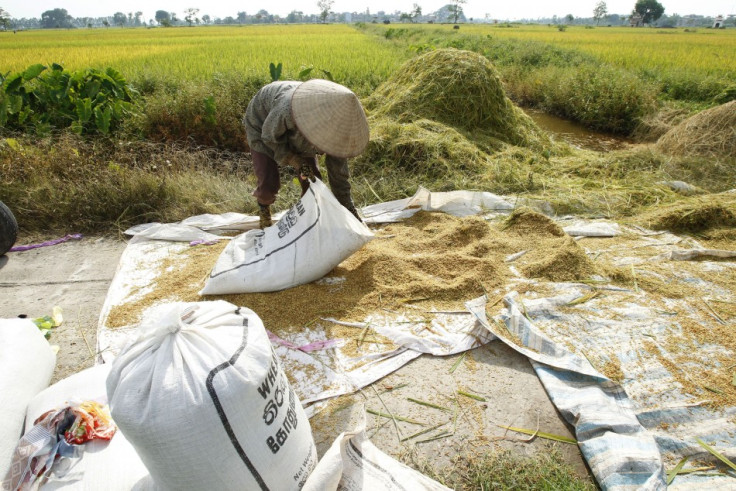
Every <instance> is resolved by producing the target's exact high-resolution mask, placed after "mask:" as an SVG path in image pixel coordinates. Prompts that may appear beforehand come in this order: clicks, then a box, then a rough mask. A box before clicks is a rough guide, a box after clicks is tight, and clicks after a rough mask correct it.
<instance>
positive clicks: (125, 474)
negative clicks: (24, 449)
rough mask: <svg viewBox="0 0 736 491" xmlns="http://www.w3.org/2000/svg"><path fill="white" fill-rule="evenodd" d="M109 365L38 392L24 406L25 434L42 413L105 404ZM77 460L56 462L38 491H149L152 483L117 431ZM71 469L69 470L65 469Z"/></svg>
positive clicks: (87, 446)
mask: <svg viewBox="0 0 736 491" xmlns="http://www.w3.org/2000/svg"><path fill="white" fill-rule="evenodd" d="M109 372H110V365H97V366H94V367H92V368H87V369H86V370H82V371H81V372H79V373H75V374H74V375H72V376H70V377H67V378H65V379H64V380H61V381H59V382H57V383H55V384H54V385H52V386H51V387H48V388H47V389H45V390H43V391H41V392H40V393H39V394H37V395H36V397H34V398H33V400H31V402H30V403H29V404H28V410H27V411H26V431H28V430H30V429H31V428H32V427H33V422H34V421H35V420H36V419H37V418H38V417H39V416H41V415H42V414H44V413H45V412H46V411H49V410H51V409H55V408H61V407H64V406H68V405H69V404H70V403H74V402H77V401H78V402H81V401H97V402H99V403H102V404H106V403H107V390H106V389H105V380H106V379H107V375H108V373H109ZM82 448H83V449H84V453H83V454H82V458H80V459H60V460H59V461H57V462H56V464H54V468H53V470H52V472H51V475H50V476H49V481H48V482H47V483H45V484H44V485H43V486H41V490H42V491H49V490H52V489H74V490H75V491H77V490H84V491H97V490H100V489H105V490H107V491H128V490H131V489H136V490H137V491H141V490H144V489H152V485H153V481H152V480H151V477H150V476H149V474H148V470H147V469H146V466H145V465H143V462H141V459H140V457H138V454H137V453H136V451H135V449H134V448H133V446H132V445H131V444H130V442H128V441H127V440H126V439H125V436H124V435H123V434H122V432H120V431H118V432H116V433H115V435H114V436H113V437H112V440H110V441H104V440H92V441H91V442H87V443H85V444H84V445H82ZM69 466H71V467H70V468H68V467H69Z"/></svg>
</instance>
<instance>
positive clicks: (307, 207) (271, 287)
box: [200, 179, 373, 295]
mask: <svg viewBox="0 0 736 491" xmlns="http://www.w3.org/2000/svg"><path fill="white" fill-rule="evenodd" d="M372 238H373V232H371V230H370V229H369V228H368V227H367V226H366V225H365V224H363V223H361V222H360V220H358V219H357V218H355V217H354V216H353V215H352V214H351V213H350V212H349V211H348V210H347V209H345V207H344V206H342V205H341V204H340V203H339V202H338V201H337V199H336V198H335V196H333V194H332V192H331V191H330V190H329V189H328V188H327V186H326V185H325V184H324V183H323V182H322V181H320V180H319V179H317V181H316V182H313V183H311V184H310V186H309V190H308V191H307V193H306V194H305V195H304V196H303V197H302V198H301V199H300V200H299V201H297V203H296V204H295V205H294V206H293V207H292V208H291V209H289V210H288V211H287V212H286V213H285V214H284V216H283V217H282V218H281V219H280V220H279V221H278V222H276V224H275V225H273V226H272V227H268V228H266V229H265V230H250V231H248V232H246V233H244V234H241V235H239V236H237V237H235V238H233V239H232V240H231V241H230V243H229V244H228V245H227V247H226V248H225V250H224V251H223V252H222V254H221V255H220V257H219V259H218V260H217V263H216V264H215V266H214V268H212V272H211V273H210V276H209V278H208V279H207V283H206V284H205V286H204V288H203V289H202V291H201V292H200V294H201V295H221V294H228V293H255V292H273V291H279V290H284V289H286V288H292V287H295V286H299V285H303V284H305V283H310V282H312V281H315V280H318V279H320V278H322V277H323V276H324V275H326V274H327V273H329V272H330V271H332V269H333V268H335V266H337V265H338V264H340V263H341V262H342V261H344V260H345V259H347V258H348V257H350V255H351V254H353V253H354V252H355V251H357V250H358V249H360V248H361V247H362V246H363V244H365V243H366V242H368V241H370V240H371V239H372Z"/></svg>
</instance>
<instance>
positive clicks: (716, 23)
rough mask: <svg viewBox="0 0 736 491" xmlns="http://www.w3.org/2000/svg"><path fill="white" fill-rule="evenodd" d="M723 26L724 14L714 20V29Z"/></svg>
mask: <svg viewBox="0 0 736 491" xmlns="http://www.w3.org/2000/svg"><path fill="white" fill-rule="evenodd" d="M721 27H723V16H722V15H719V16H716V19H715V20H714V21H713V29H720V28H721Z"/></svg>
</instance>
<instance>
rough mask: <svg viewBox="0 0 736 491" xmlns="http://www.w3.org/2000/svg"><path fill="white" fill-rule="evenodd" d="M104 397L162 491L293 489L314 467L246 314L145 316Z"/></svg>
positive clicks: (196, 308)
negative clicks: (106, 397) (166, 490)
mask: <svg viewBox="0 0 736 491" xmlns="http://www.w3.org/2000/svg"><path fill="white" fill-rule="evenodd" d="M107 394H108V398H109V401H110V408H111V412H112V417H113V419H114V420H115V423H116V424H117V425H118V428H119V429H120V430H121V431H122V432H123V433H124V434H125V436H126V438H127V439H128V440H129V441H130V442H131V443H132V444H133V446H134V447H135V448H136V450H137V451H138V454H139V455H140V457H141V459H142V460H143V462H144V463H145V465H146V467H147V468H148V470H149V472H150V473H151V476H152V477H153V480H154V481H155V483H156V485H157V486H160V487H162V488H164V489H175V490H203V489H217V490H228V489H238V490H242V489H273V490H289V489H299V488H301V486H302V485H303V483H304V482H305V481H306V478H307V477H308V476H309V474H310V472H311V471H312V469H313V468H314V465H315V463H316V457H317V455H316V450H315V446H314V440H313V438H312V431H311V428H310V426H309V421H308V419H307V417H306V415H305V414H304V410H303V409H302V406H301V403H300V402H299V399H298V398H297V396H296V394H295V393H294V391H293V390H292V389H291V387H290V385H289V382H288V381H287V379H286V375H285V373H284V371H283V370H282V368H281V364H280V362H279V360H278V358H277V357H276V355H275V353H274V352H273V350H272V348H271V343H270V341H269V339H268V336H267V334H266V330H265V328H264V326H263V323H262V322H261V320H260V319H259V318H258V316H257V315H256V314H255V313H254V312H253V311H252V310H250V309H246V308H242V307H241V308H238V307H236V306H234V305H232V304H230V303H227V302H225V301H215V302H199V303H173V304H165V305H162V306H159V307H157V308H154V309H150V310H149V311H148V312H147V313H146V314H145V315H144V319H143V321H142V322H141V324H140V326H139V331H138V337H137V339H136V340H135V341H133V342H132V343H130V344H129V345H128V346H126V347H125V348H124V349H123V351H122V352H121V353H120V354H119V355H118V357H117V358H115V360H114V361H113V363H112V370H111V371H110V375H109V377H108V379H107Z"/></svg>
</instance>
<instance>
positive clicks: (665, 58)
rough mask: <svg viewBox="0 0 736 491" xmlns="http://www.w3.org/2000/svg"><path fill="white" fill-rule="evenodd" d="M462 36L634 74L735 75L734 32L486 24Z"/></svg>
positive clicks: (466, 28)
mask: <svg viewBox="0 0 736 491" xmlns="http://www.w3.org/2000/svg"><path fill="white" fill-rule="evenodd" d="M461 31H462V32H463V33H465V34H469V33H473V34H490V35H491V36H494V37H499V38H516V39H528V40H535V41H541V42H545V43H550V44H555V45H557V46H560V47H564V48H570V49H577V50H580V51H583V52H586V53H589V54H591V55H594V56H596V57H598V58H599V59H601V60H603V61H606V62H608V63H611V64H614V65H617V66H620V67H623V68H628V69H635V70H653V71H656V70H668V71H669V70H680V69H682V70H693V71H697V72H699V73H700V74H708V75H721V76H722V75H731V76H732V77H736V29H690V30H689V31H687V30H685V29H652V28H631V27H595V28H593V29H590V28H585V27H584V26H569V27H567V29H566V30H565V31H564V32H563V31H559V30H558V29H557V27H556V26H547V25H514V26H513V27H510V28H506V27H497V26H487V25H467V26H465V25H464V26H462V28H461Z"/></svg>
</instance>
